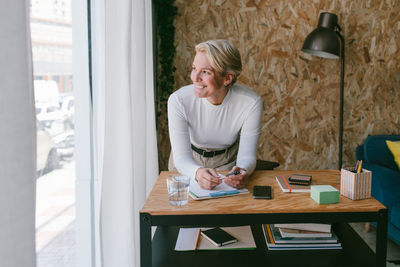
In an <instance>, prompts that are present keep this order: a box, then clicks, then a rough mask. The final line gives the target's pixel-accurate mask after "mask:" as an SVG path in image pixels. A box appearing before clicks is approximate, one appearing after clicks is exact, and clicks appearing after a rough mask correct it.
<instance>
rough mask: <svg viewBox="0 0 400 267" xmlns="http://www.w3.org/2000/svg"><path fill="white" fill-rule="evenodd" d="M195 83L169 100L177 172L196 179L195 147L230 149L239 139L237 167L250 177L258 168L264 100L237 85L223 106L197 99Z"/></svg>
mask: <svg viewBox="0 0 400 267" xmlns="http://www.w3.org/2000/svg"><path fill="white" fill-rule="evenodd" d="M193 90H194V86H193V84H191V85H188V86H185V87H182V88H180V89H179V90H177V91H175V92H174V93H173V94H171V95H170V97H169V99H168V128H169V136H170V141H171V147H172V153H173V158H174V163H175V167H176V169H177V170H178V171H179V172H180V173H181V174H182V175H186V176H189V177H191V178H194V177H195V176H196V171H197V169H198V168H200V167H204V166H199V165H198V164H197V163H196V162H195V161H194V159H193V156H192V148H191V144H193V145H194V146H196V147H199V148H208V149H225V148H229V147H230V146H231V145H232V144H233V143H234V142H235V141H236V140H237V139H238V137H239V134H240V143H239V151H238V155H237V159H236V166H238V167H240V168H244V169H246V170H247V172H248V173H249V174H251V173H252V172H253V171H254V168H255V165H256V153H257V144H258V138H259V136H260V124H261V117H262V106H263V105H262V100H261V97H260V96H259V95H258V94H257V93H255V92H254V91H252V90H251V89H249V88H247V87H245V86H243V85H238V84H234V85H233V86H232V87H231V88H229V90H228V93H227V95H226V96H225V98H224V101H223V102H222V103H221V104H220V105H213V104H211V103H210V102H209V101H208V100H207V99H206V98H197V97H195V96H194V93H193Z"/></svg>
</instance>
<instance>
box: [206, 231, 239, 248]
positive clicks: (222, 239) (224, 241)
mask: <svg viewBox="0 0 400 267" xmlns="http://www.w3.org/2000/svg"><path fill="white" fill-rule="evenodd" d="M201 235H202V236H204V237H205V238H206V239H207V240H208V241H210V242H211V243H212V244H214V245H215V246H217V247H220V246H225V245H228V244H232V243H236V242H237V241H238V240H237V239H236V237H234V236H232V235H231V234H229V233H228V232H226V231H224V230H222V229H221V228H219V227H216V228H212V229H208V230H205V231H202V232H201Z"/></svg>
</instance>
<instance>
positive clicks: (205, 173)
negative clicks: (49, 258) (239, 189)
mask: <svg viewBox="0 0 400 267" xmlns="http://www.w3.org/2000/svg"><path fill="white" fill-rule="evenodd" d="M195 179H196V181H197V183H198V184H199V185H200V187H201V188H203V189H207V190H211V189H214V187H216V186H217V185H219V184H220V183H221V182H222V180H221V179H220V178H219V175H218V173H217V171H216V170H215V169H211V168H199V169H197V171H196V177H195Z"/></svg>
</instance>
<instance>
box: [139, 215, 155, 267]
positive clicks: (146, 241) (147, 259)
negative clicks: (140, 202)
mask: <svg viewBox="0 0 400 267" xmlns="http://www.w3.org/2000/svg"><path fill="white" fill-rule="evenodd" d="M151 252H152V248H151V221H150V216H149V215H148V214H147V213H140V266H141V267H152V266H151V265H152V262H151V260H152V253H151Z"/></svg>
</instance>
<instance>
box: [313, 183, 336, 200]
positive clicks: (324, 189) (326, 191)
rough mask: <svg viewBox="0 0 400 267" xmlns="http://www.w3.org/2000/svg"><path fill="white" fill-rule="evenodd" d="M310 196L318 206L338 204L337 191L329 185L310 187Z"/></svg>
mask: <svg viewBox="0 0 400 267" xmlns="http://www.w3.org/2000/svg"><path fill="white" fill-rule="evenodd" d="M310 195H311V198H312V199H313V200H314V201H315V202H317V203H318V204H330V203H338V202H339V190H337V189H336V188H334V187H333V186H331V185H312V186H311V193H310Z"/></svg>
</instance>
